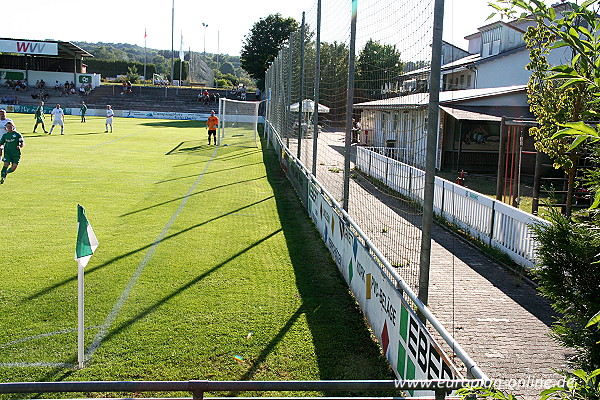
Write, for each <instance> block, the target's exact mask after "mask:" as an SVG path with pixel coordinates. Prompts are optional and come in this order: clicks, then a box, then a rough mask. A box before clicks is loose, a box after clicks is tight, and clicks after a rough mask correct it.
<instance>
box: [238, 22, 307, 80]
mask: <svg viewBox="0 0 600 400" xmlns="http://www.w3.org/2000/svg"><path fill="white" fill-rule="evenodd" d="M297 29H298V22H297V21H296V20H295V19H293V18H283V17H282V16H281V14H271V15H269V16H267V17H266V18H264V19H263V18H261V19H260V20H259V21H258V22H256V23H254V25H253V26H252V29H250V33H249V34H248V35H246V36H245V37H244V42H243V44H242V52H241V57H240V62H241V66H242V68H243V69H244V70H245V71H246V72H248V74H249V75H250V76H251V77H252V78H254V79H255V80H256V84H257V86H258V87H259V88H260V89H261V90H264V87H265V71H266V70H267V68H268V66H269V63H270V62H272V61H273V60H274V59H275V57H277V54H278V53H279V50H280V49H281V48H282V46H283V44H284V43H285V42H286V40H288V39H289V36H290V33H292V32H294V31H295V30H297Z"/></svg>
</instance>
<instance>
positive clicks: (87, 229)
mask: <svg viewBox="0 0 600 400" xmlns="http://www.w3.org/2000/svg"><path fill="white" fill-rule="evenodd" d="M77 225H78V226H77V244H76V245H75V261H77V363H78V366H79V369H82V368H83V366H84V363H85V353H84V348H83V346H84V344H85V343H84V331H85V326H84V324H85V321H84V318H83V313H84V305H85V302H84V298H83V294H84V284H83V278H84V273H85V271H84V269H85V266H86V265H87V263H88V262H89V260H90V257H91V256H92V254H94V251H95V250H96V248H97V247H98V239H97V238H96V235H95V234H94V230H93V229H92V226H91V225H90V224H89V222H88V220H87V217H86V216H85V210H84V209H83V207H82V206H81V205H79V204H78V205H77Z"/></svg>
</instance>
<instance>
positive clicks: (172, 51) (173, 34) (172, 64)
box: [165, 0, 175, 96]
mask: <svg viewBox="0 0 600 400" xmlns="http://www.w3.org/2000/svg"><path fill="white" fill-rule="evenodd" d="M174 40H175V0H173V6H172V8H171V83H173V76H174V75H173V74H174V73H175V55H174V54H173V53H174V49H173V42H174ZM166 95H167V86H165V96H166Z"/></svg>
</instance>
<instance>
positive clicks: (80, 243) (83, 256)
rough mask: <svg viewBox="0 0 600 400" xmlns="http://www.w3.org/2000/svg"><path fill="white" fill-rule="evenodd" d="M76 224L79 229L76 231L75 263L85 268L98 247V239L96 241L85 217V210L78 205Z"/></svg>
mask: <svg viewBox="0 0 600 400" xmlns="http://www.w3.org/2000/svg"><path fill="white" fill-rule="evenodd" d="M77 223H78V224H79V228H78V230H77V246H76V247H75V261H77V263H78V264H79V265H81V266H83V267H85V266H86V265H87V263H88V262H89V261H90V258H91V257H92V254H94V251H96V248H97V247H98V239H96V235H95V234H94V230H93V229H92V226H91V225H90V223H89V222H88V220H87V217H86V216H85V210H84V209H83V207H82V206H80V205H79V204H78V205H77Z"/></svg>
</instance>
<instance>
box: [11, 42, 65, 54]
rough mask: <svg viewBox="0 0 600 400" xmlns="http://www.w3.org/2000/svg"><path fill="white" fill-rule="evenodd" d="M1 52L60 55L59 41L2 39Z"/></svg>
mask: <svg viewBox="0 0 600 400" xmlns="http://www.w3.org/2000/svg"><path fill="white" fill-rule="evenodd" d="M0 53H19V54H46V55H49V56H56V55H58V43H52V42H29V41H25V40H0Z"/></svg>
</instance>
